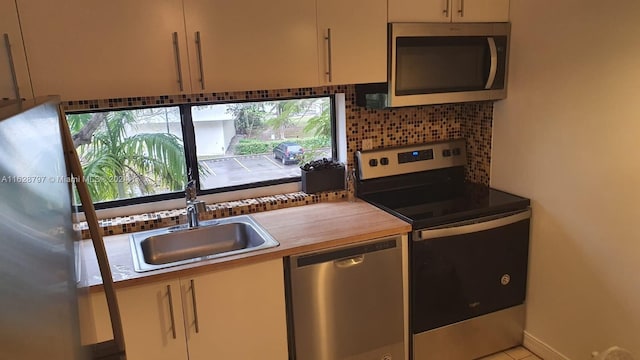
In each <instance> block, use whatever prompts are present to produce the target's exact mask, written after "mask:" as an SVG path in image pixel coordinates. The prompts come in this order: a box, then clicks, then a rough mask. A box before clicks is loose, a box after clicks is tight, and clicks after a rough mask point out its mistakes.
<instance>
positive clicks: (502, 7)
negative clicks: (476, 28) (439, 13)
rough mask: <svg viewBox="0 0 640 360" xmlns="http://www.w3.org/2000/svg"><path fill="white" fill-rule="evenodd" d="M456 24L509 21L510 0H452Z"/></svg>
mask: <svg viewBox="0 0 640 360" xmlns="http://www.w3.org/2000/svg"><path fill="white" fill-rule="evenodd" d="M451 1H452V2H453V4H454V6H453V7H454V9H453V21H454V22H506V21H509V0H451Z"/></svg>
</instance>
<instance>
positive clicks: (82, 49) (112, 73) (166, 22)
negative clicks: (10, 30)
mask: <svg viewBox="0 0 640 360" xmlns="http://www.w3.org/2000/svg"><path fill="white" fill-rule="evenodd" d="M18 10H19V13H20V20H21V23H22V31H23V34H24V42H25V47H26V53H27V58H28V61H29V69H30V73H31V78H32V84H33V92H34V94H35V95H36V96H40V95H54V94H58V95H61V96H62V99H63V100H78V99H103V98H114V97H130V96H150V95H165V94H179V93H182V92H190V90H191V86H190V83H189V72H188V71H189V69H188V58H187V48H186V43H185V39H186V37H185V33H184V19H183V16H182V14H183V12H182V1H181V0H136V1H130V0H110V1H95V0H90V1H87V0H63V1H49V0H46V1H45V0H42V1H34V0H18ZM176 33H177V34H176ZM178 57H179V58H180V60H178ZM180 78H182V86H181V84H180V82H179V80H180Z"/></svg>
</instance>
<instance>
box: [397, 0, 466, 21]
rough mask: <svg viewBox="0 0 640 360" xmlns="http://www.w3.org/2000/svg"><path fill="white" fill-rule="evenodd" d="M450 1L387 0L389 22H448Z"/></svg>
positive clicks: (450, 10) (449, 19)
mask: <svg viewBox="0 0 640 360" xmlns="http://www.w3.org/2000/svg"><path fill="white" fill-rule="evenodd" d="M452 1H459V0H389V22H450V21H451V13H452V11H453V9H452V8H451V2H452ZM471 1H477V0H469V2H471Z"/></svg>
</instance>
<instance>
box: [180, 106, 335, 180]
mask: <svg viewBox="0 0 640 360" xmlns="http://www.w3.org/2000/svg"><path fill="white" fill-rule="evenodd" d="M191 114H192V119H193V126H194V131H195V141H196V155H197V160H198V166H199V174H200V188H201V189H203V190H207V189H217V188H224V187H230V186H241V185H246V184H251V183H257V182H265V181H273V180H278V179H287V178H297V177H299V176H300V168H299V165H300V163H301V162H305V161H310V160H314V159H318V158H331V155H332V148H331V144H332V138H331V137H332V121H331V101H330V98H329V97H321V98H311V99H293V100H279V101H262V102H245V103H235V104H215V105H198V106H193V107H192V108H191Z"/></svg>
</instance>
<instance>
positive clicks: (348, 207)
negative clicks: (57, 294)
mask: <svg viewBox="0 0 640 360" xmlns="http://www.w3.org/2000/svg"><path fill="white" fill-rule="evenodd" d="M251 217H253V218H254V219H255V220H256V221H257V222H258V223H259V224H260V225H261V226H262V227H263V228H264V229H265V230H266V231H267V232H269V234H271V236H272V237H273V238H274V239H276V240H277V241H278V242H279V243H280V245H279V246H277V247H274V248H270V249H264V250H258V251H254V252H248V253H245V254H239V255H234V256H228V257H223V258H218V259H213V260H206V261H200V262H195V263H191V264H187V265H181V266H175V267H169V268H165V269H160V270H153V271H147V272H141V273H138V272H135V271H134V270H133V259H132V255H131V247H130V244H129V234H125V235H114V236H109V237H105V238H104V241H105V247H106V249H107V254H108V257H109V264H110V266H111V271H112V273H113V279H114V282H115V287H116V288H119V287H126V286H134V285H140V284H145V283H149V282H155V281H159V280H166V279H175V278H177V277H182V276H191V275H194V274H199V273H203V272H209V271H213V270H219V269H228V268H232V267H235V266H242V265H246V264H251V263H257V262H261V261H265V260H271V259H277V258H282V257H285V256H289V255H294V254H300V253H304V252H308V251H316V250H322V249H327V248H331V247H335V246H341V245H347V244H352V243H356V242H359V241H364V240H370V239H376V238H380V237H384V236H390V235H398V234H404V233H407V232H409V231H411V226H410V225H409V224H408V223H406V222H404V221H402V220H400V219H398V218H396V217H395V216H393V215H390V214H388V213H386V212H384V211H382V210H380V209H378V208H376V207H374V206H372V205H369V204H367V203H366V202H363V201H360V200H358V201H355V202H346V201H344V202H329V203H319V204H313V205H306V206H298V207H292V208H286V209H280V210H272V211H267V212H262V213H256V214H251ZM80 248H81V252H80V254H81V256H82V267H81V270H80V271H81V279H80V282H81V284H82V285H84V286H90V287H91V289H92V291H93V290H96V291H97V290H101V289H102V278H101V276H100V272H99V270H98V264H97V261H96V257H95V252H94V250H93V246H92V244H91V241H90V240H83V241H81V242H80Z"/></svg>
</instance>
